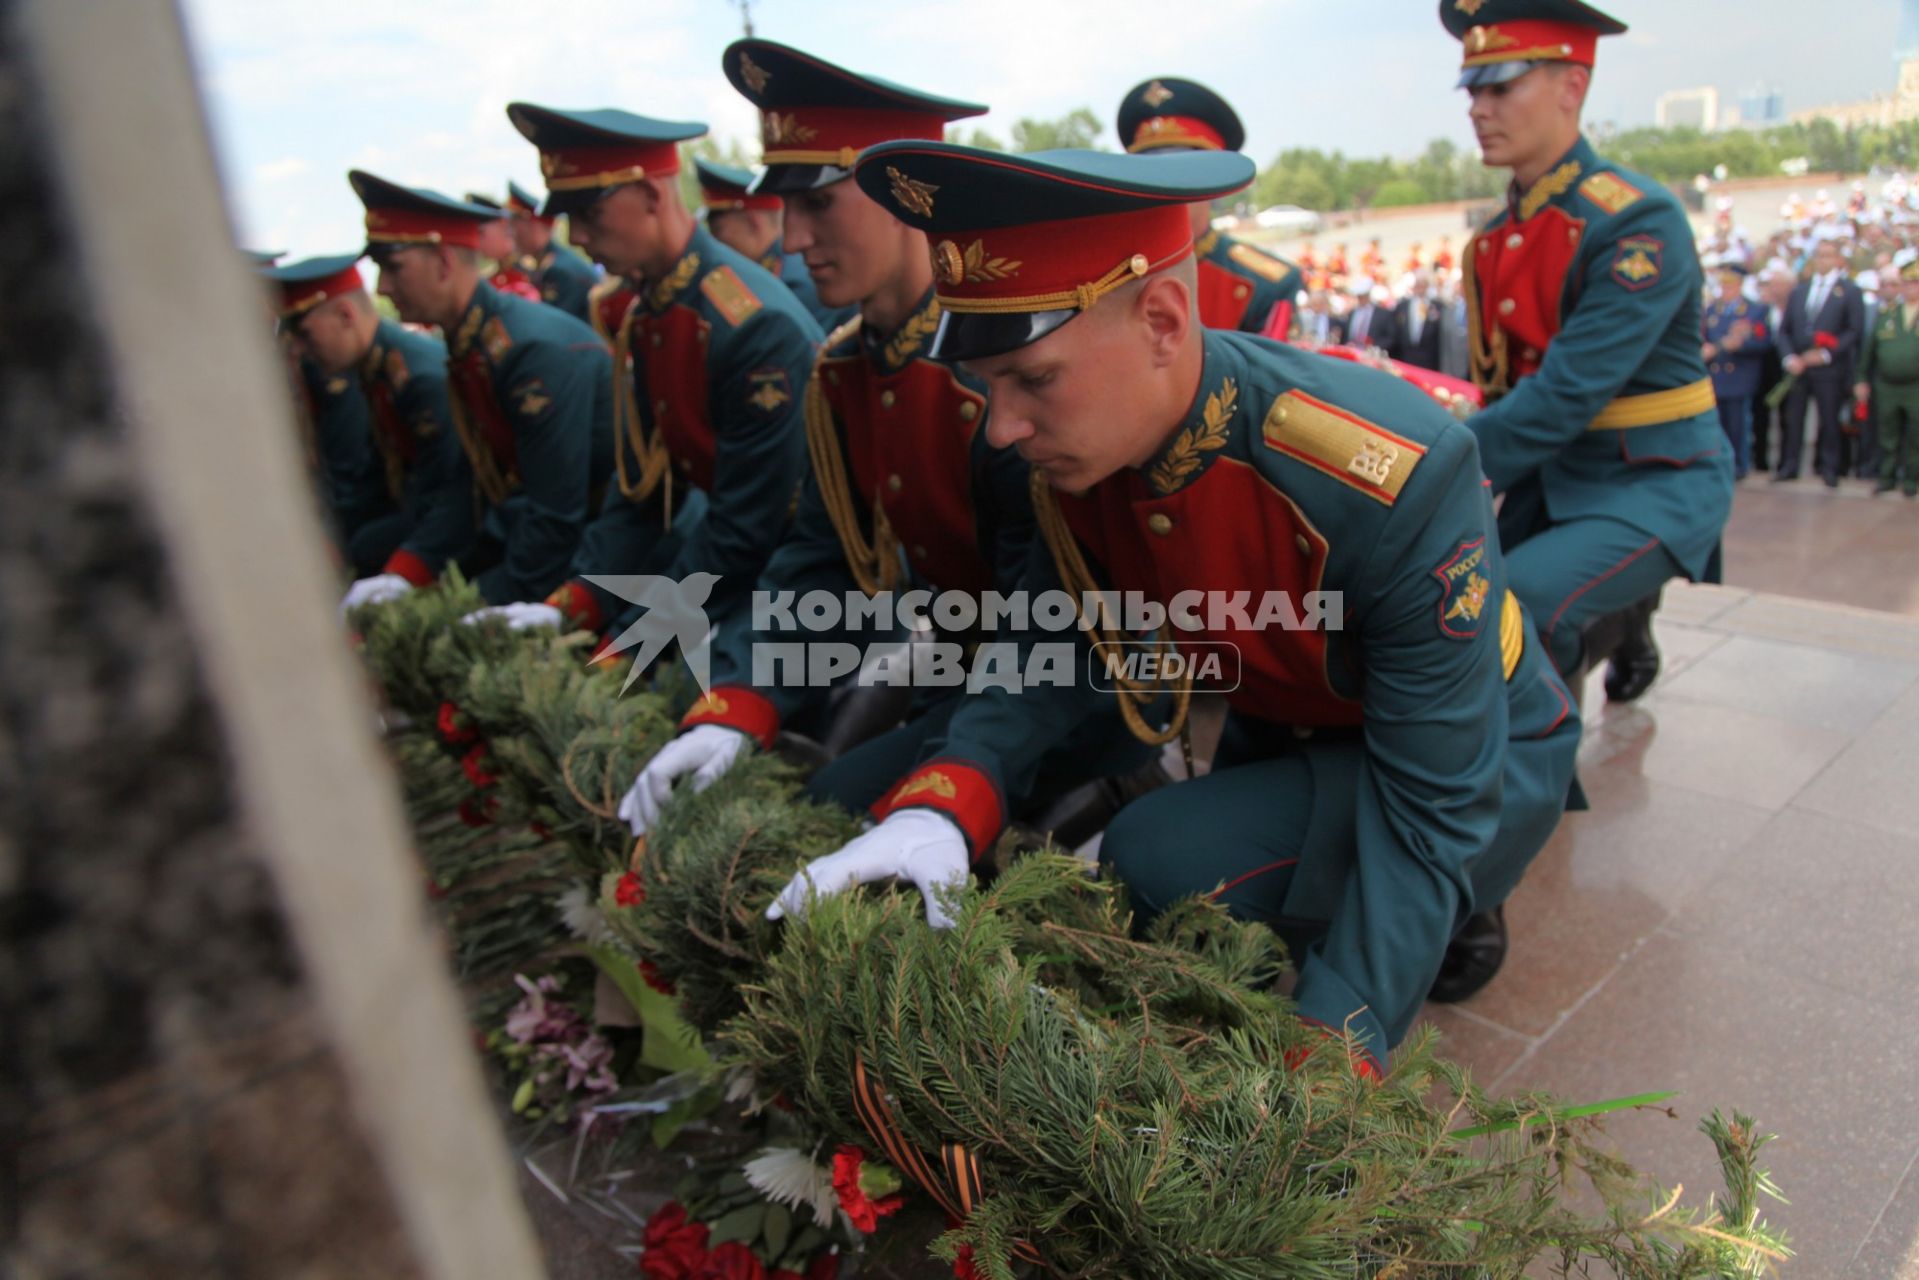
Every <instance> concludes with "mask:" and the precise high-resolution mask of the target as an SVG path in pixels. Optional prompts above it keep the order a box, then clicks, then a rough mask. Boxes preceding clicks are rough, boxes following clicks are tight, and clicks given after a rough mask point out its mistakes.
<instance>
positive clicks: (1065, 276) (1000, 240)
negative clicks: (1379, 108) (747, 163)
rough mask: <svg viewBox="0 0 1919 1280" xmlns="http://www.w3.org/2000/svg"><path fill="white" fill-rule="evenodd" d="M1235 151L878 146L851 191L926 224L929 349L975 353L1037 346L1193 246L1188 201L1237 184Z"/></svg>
mask: <svg viewBox="0 0 1919 1280" xmlns="http://www.w3.org/2000/svg"><path fill="white" fill-rule="evenodd" d="M1253 172H1254V168H1253V162H1252V161H1251V160H1248V159H1247V158H1246V157H1245V156H1243V155H1240V154H1239V153H1238V152H1237V151H1185V152H1176V153H1172V154H1167V155H1152V156H1131V155H1113V154H1111V153H1110V152H1104V151H1041V152H1037V153H1035V154H1033V155H1023V156H1021V155H1007V154H1005V153H1003V152H999V151H981V150H979V149H978V148H975V147H961V146H954V145H951V144H949V143H941V142H888V143H884V144H882V145H880V146H877V147H874V148H873V149H871V150H870V151H867V152H866V153H865V154H863V155H862V156H861V157H860V159H859V168H858V170H857V173H856V176H857V178H858V180H859V184H860V189H861V190H863V191H865V192H866V194H867V195H869V196H871V197H872V198H873V199H874V200H876V201H878V202H879V204H880V205H881V206H882V207H883V208H885V209H886V210H887V211H888V212H890V213H892V214H893V215H894V216H895V217H897V218H898V219H899V220H900V221H902V222H904V223H906V224H907V225H908V226H913V227H918V228H920V229H921V230H923V231H925V232H926V233H927V236H928V239H929V240H930V241H931V245H932V251H933V291H934V293H935V294H937V295H938V297H939V302H940V322H939V329H938V330H937V332H935V333H934V335H933V342H932V345H931V346H930V347H929V348H928V351H929V354H931V355H932V356H933V358H934V359H937V360H973V359H978V358H980V357H983V356H991V355H998V354H1000V353H1001V352H1005V351H1012V350H1015V349H1017V348H1019V347H1023V346H1026V345H1027V344H1028V343H1032V342H1037V341H1038V340H1039V339H1041V338H1043V337H1045V336H1046V335H1047V334H1049V333H1051V332H1052V331H1053V330H1055V329H1057V328H1059V327H1060V326H1061V325H1063V324H1065V323H1066V322H1067V321H1068V320H1071V319H1072V318H1073V317H1074V316H1076V315H1078V314H1079V313H1080V312H1082V311H1085V310H1086V309H1088V308H1089V307H1091V306H1092V305H1093V304H1094V303H1096V302H1098V301H1099V300H1100V299H1101V298H1102V297H1104V296H1106V295H1107V294H1108V293H1111V292H1112V291H1113V290H1114V289H1117V288H1119V287H1120V286H1121V285H1124V284H1127V283H1129V282H1131V281H1133V280H1137V279H1140V278H1141V277H1142V276H1147V275H1151V274H1152V273H1153V272H1155V271H1161V270H1164V269H1165V268H1167V267H1169V266H1172V265H1173V264H1174V263H1176V262H1180V261H1182V260H1184V259H1185V258H1188V257H1190V256H1191V255H1192V252H1193V228H1192V223H1191V221H1190V219H1189V217H1188V214H1187V211H1186V206H1187V205H1189V204H1191V203H1192V202H1194V201H1196V200H1212V199H1216V198H1217V197H1219V196H1223V195H1229V194H1231V193H1232V192H1235V191H1239V190H1242V189H1243V188H1245V187H1246V185H1247V184H1248V183H1250V182H1252V180H1253Z"/></svg>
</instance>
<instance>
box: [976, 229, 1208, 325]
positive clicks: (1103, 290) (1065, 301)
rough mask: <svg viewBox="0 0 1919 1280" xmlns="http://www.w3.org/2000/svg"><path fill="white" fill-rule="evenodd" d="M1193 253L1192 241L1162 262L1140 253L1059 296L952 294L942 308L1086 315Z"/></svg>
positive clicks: (997, 312) (1050, 294)
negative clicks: (1124, 289) (1114, 293)
mask: <svg viewBox="0 0 1919 1280" xmlns="http://www.w3.org/2000/svg"><path fill="white" fill-rule="evenodd" d="M1192 251H1193V244H1192V241H1190V240H1189V241H1187V242H1186V243H1185V244H1183V245H1181V246H1180V247H1179V250H1178V251H1177V252H1175V253H1172V254H1169V255H1168V256H1166V257H1165V258H1162V259H1160V260H1159V261H1158V262H1148V261H1147V260H1146V255H1145V254H1143V253H1136V254H1134V255H1133V256H1132V257H1130V258H1127V259H1126V260H1125V261H1124V262H1121V263H1120V264H1119V265H1118V266H1116V267H1114V268H1113V269H1112V270H1111V271H1108V272H1107V273H1106V274H1105V275H1103V276H1101V277H1100V278H1099V279H1097V280H1094V281H1092V282H1090V283H1088V284H1082V285H1075V286H1074V287H1073V288H1071V289H1062V290H1060V291H1059V292H1057V293H1028V294H1022V295H1020V296H1018V297H1012V298H966V297H954V296H952V295H950V294H946V293H941V294H939V300H940V306H942V307H944V308H945V309H946V310H948V311H951V312H954V313H956V314H962V315H963V314H973V315H991V314H1000V313H1006V312H1030V311H1069V310H1070V311H1085V310H1087V309H1088V308H1090V307H1091V306H1092V305H1093V304H1094V303H1095V302H1098V301H1099V300H1100V299H1101V298H1103V297H1105V296H1106V295H1107V294H1109V293H1111V292H1112V291H1113V290H1115V289H1117V288H1119V287H1120V286H1121V285H1123V284H1130V283H1132V282H1133V281H1135V280H1144V279H1145V278H1146V277H1147V276H1150V275H1152V274H1153V273H1154V272H1155V271H1164V270H1165V269H1166V268H1167V267H1170V266H1172V265H1173V264H1174V263H1175V262H1178V261H1179V260H1180V259H1181V258H1184V257H1186V256H1187V255H1189V254H1191V253H1192Z"/></svg>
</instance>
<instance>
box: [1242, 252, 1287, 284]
mask: <svg viewBox="0 0 1919 1280" xmlns="http://www.w3.org/2000/svg"><path fill="white" fill-rule="evenodd" d="M1226 256H1227V257H1229V258H1231V259H1232V260H1233V261H1234V262H1237V263H1238V264H1239V265H1240V266H1242V267H1245V268H1246V269H1247V270H1248V271H1250V272H1252V273H1253V274H1254V275H1256V276H1258V277H1260V278H1261V279H1262V280H1270V281H1272V282H1273V283H1274V284H1278V283H1279V282H1280V281H1281V280H1284V279H1285V278H1286V275H1287V273H1288V271H1289V270H1290V268H1289V267H1287V265H1286V264H1285V263H1284V262H1281V261H1280V260H1279V259H1278V258H1275V257H1274V256H1273V255H1272V254H1270V253H1262V252H1260V251H1259V250H1258V249H1255V248H1253V246H1252V245H1250V244H1236V245H1234V246H1232V247H1231V248H1230V249H1228V250H1226Z"/></svg>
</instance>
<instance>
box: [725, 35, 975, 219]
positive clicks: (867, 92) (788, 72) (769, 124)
mask: <svg viewBox="0 0 1919 1280" xmlns="http://www.w3.org/2000/svg"><path fill="white" fill-rule="evenodd" d="M720 65H721V67H722V68H723V69H724V70H725V72H726V78H727V79H728V80H730V81H732V82H733V87H734V88H735V89H738V90H739V91H740V94H741V96H743V97H744V98H745V99H746V100H747V101H748V102H751V103H752V104H753V105H754V106H756V107H758V108H759V109H760V140H761V142H762V143H763V144H764V145H765V164H766V169H765V171H764V172H762V173H761V174H760V176H759V179H758V180H757V181H756V182H754V184H753V192H754V194H756V195H759V194H764V195H785V194H787V193H789V192H794V191H810V190H813V189H815V188H817V187H824V186H829V185H831V184H832V183H835V182H838V181H840V180H841V179H843V178H846V177H848V176H849V175H851V173H852V172H853V161H854V159H855V158H856V157H857V156H858V155H859V153H860V152H862V151H864V150H865V149H866V148H868V147H870V146H873V145H874V144H875V143H880V142H891V141H893V140H895V139H899V138H920V139H924V140H927V141H932V142H938V141H939V140H940V139H941V138H943V137H945V136H946V124H947V122H948V121H950V120H964V119H966V118H967V117H968V116H978V115H984V114H986V108H985V107H984V106H982V105H981V104H979V103H977V102H961V101H960V100H958V99H957V98H941V97H938V96H936V95H934V94H930V93H921V92H920V91H919V90H918V89H909V88H907V87H906V86H905V85H902V84H894V83H893V82H892V81H891V80H882V79H880V78H879V77H878V76H863V75H859V74H857V73H855V72H852V71H848V70H846V69H845V68H844V67H836V66H834V65H833V64H832V63H830V62H823V61H821V60H820V59H818V58H815V57H814V56H813V55H812V54H810V53H801V52H800V51H799V50H798V49H793V48H789V47H788V46H786V45H783V44H775V43H774V42H773V41H771V40H736V41H734V42H733V43H732V44H730V45H728V46H727V47H726V52H725V53H723V54H721V55H720Z"/></svg>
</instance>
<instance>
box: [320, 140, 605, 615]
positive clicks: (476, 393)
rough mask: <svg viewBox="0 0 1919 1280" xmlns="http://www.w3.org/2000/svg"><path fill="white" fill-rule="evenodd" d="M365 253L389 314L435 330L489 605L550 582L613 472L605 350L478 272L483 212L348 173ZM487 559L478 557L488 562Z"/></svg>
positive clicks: (537, 593) (572, 322)
mask: <svg viewBox="0 0 1919 1280" xmlns="http://www.w3.org/2000/svg"><path fill="white" fill-rule="evenodd" d="M347 178H348V180H349V181H350V182H351V183H352V184H353V190H354V193H355V194H356V195H358V196H359V197H360V202H361V203H362V204H364V205H365V206H366V237H367V254H368V256H370V257H371V258H372V259H373V260H374V262H375V263H377V264H378V265H379V268H380V292H381V293H382V294H384V295H386V296H387V297H389V298H391V299H392V300H393V303H394V306H395V307H396V308H397V309H398V310H399V313H400V319H402V320H404V321H408V322H409V323H413V324H426V325H437V326H438V327H439V329H440V331H441V332H442V333H444V334H445V335H446V344H447V382H448V385H449V387H450V389H451V395H450V396H449V399H448V403H449V405H450V406H451V408H452V410H453V421H454V425H455V427H456V428H457V429H458V431H459V435H460V443H461V446H462V447H463V448H464V450H465V452H466V456H467V461H468V462H469V463H470V464H471V465H472V468H473V481H474V488H475V489H476V491H477V492H478V495H479V500H480V502H481V504H482V512H483V514H482V519H481V526H480V528H481V533H482V535H483V539H482V546H481V548H480V550H479V551H478V552H477V553H476V555H478V556H481V557H489V558H491V559H492V560H493V561H494V563H492V564H491V565H490V566H489V567H486V568H484V569H481V570H480V571H479V573H478V574H477V575H476V577H475V583H476V585H477V586H478V587H479V589H480V594H481V596H483V597H484V598H485V599H486V600H487V602H488V603H490V604H505V603H508V602H510V601H515V600H527V599H535V600H537V599H539V598H540V597H541V596H543V595H545V594H546V593H547V592H549V591H551V590H553V589H554V588H555V587H557V586H559V584H560V582H561V581H562V580H563V579H564V577H565V575H566V569H567V566H568V565H569V564H570V563H571V562H572V559H573V553H574V552H575V551H576V550H577V549H578V548H579V545H580V536H581V534H582V533H583V532H584V531H585V529H586V525H587V522H588V520H589V519H591V517H592V514H593V511H594V509H595V503H596V501H597V498H598V495H599V494H600V492H601V490H602V489H603V488H604V487H605V485H606V482H607V479H608V476H609V473H610V472H611V471H612V468H613V448H612V446H613V406H612V403H611V401H610V399H609V397H608V391H609V384H610V382H611V380H612V373H611V364H610V362H609V360H608V357H607V351H606V345H605V344H604V343H602V342H601V341H600V340H599V337H598V335H596V334H595V333H594V332H593V330H592V329H591V328H589V327H588V326H587V325H586V324H584V323H582V322H581V321H579V320H576V319H574V318H573V317H572V316H570V315H568V314H566V312H564V311H561V310H560V309H559V308H557V307H549V306H545V305H544V304H542V303H538V302H529V301H527V300H526V299H524V298H519V297H514V296H513V295H511V294H505V293H501V292H499V291H497V290H496V289H494V288H493V287H492V286H491V285H489V284H488V283H487V282H486V281H484V280H482V279H481V278H480V251H479V248H478V245H479V236H480V227H481V225H482V224H484V223H486V222H488V221H491V220H493V219H494V218H495V217H496V216H497V215H496V214H495V212H494V211H493V210H490V209H486V208H483V207H481V206H477V205H472V204H468V203H466V202H465V201H461V200H454V199H451V198H449V197H447V196H444V195H441V194H440V193H438V192H435V191H428V190H425V189H423V188H415V187H403V186H401V185H400V184H398V183H395V182H389V181H387V180H386V179H385V178H379V177H375V176H374V175H373V174H370V173H365V172H363V171H361V170H358V169H355V170H353V171H352V172H351V173H349V174H348V175H347ZM489 553H490V556H489Z"/></svg>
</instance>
